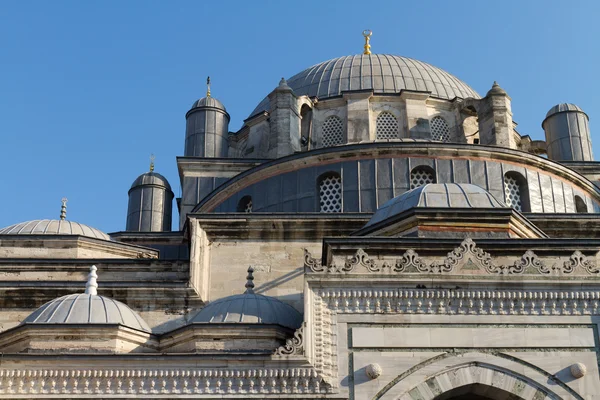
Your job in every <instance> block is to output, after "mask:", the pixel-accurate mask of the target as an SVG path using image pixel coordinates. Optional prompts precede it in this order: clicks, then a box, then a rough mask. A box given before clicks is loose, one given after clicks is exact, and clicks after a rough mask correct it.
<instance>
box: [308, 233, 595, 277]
mask: <svg viewBox="0 0 600 400" xmlns="http://www.w3.org/2000/svg"><path fill="white" fill-rule="evenodd" d="M427 259H429V260H426V258H425V257H422V256H420V255H419V254H418V253H417V252H416V251H415V250H414V249H407V250H406V251H405V252H404V254H402V255H401V256H400V257H397V256H396V257H392V256H386V255H380V256H378V257H377V258H373V257H371V256H369V254H367V252H366V251H365V250H363V249H362V248H359V249H357V250H356V252H355V254H354V255H353V256H351V257H347V258H346V259H343V263H341V262H340V260H339V259H336V257H334V259H333V261H332V262H331V265H328V266H323V265H322V263H321V260H320V259H316V258H313V257H312V255H311V254H310V253H309V252H308V251H307V250H304V266H305V269H306V270H307V271H309V272H312V273H327V274H349V273H355V274H364V273H379V274H423V273H426V274H454V275H465V274H466V275H548V276H562V275H583V276H585V275H598V276H600V267H598V266H596V264H595V263H594V262H593V261H592V260H590V259H588V257H587V256H586V255H584V254H583V253H582V252H581V251H579V250H576V251H575V252H574V253H573V254H572V255H571V256H570V258H569V259H568V260H564V258H563V260H560V258H558V257H556V256H553V257H546V258H542V257H539V256H538V255H537V254H536V253H535V252H533V251H532V250H527V251H526V252H525V253H524V254H523V255H522V256H521V257H520V258H518V259H516V260H514V261H512V260H510V259H509V260H507V257H506V256H501V257H496V258H493V257H492V256H491V255H490V253H488V252H486V251H484V250H482V249H481V248H479V247H478V246H477V244H476V243H475V242H474V241H473V240H472V239H471V238H466V239H465V240H463V241H462V243H461V244H460V245H459V246H458V247H456V248H455V249H453V250H452V251H450V252H449V253H448V254H447V255H446V257H445V258H443V259H442V260H440V259H439V258H436V257H427Z"/></svg>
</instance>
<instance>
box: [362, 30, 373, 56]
mask: <svg viewBox="0 0 600 400" xmlns="http://www.w3.org/2000/svg"><path fill="white" fill-rule="evenodd" d="M372 34H373V31H371V30H370V29H365V30H364V31H363V36H364V37H365V51H364V52H363V54H367V55H369V54H371V45H370V44H369V41H370V40H371V35H372Z"/></svg>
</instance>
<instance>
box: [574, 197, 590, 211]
mask: <svg viewBox="0 0 600 400" xmlns="http://www.w3.org/2000/svg"><path fill="white" fill-rule="evenodd" d="M575 211H576V212H578V213H586V212H588V208H587V204H585V201H584V200H583V199H582V198H581V196H577V195H575Z"/></svg>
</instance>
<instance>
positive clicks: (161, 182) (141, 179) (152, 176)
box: [130, 171, 171, 190]
mask: <svg viewBox="0 0 600 400" xmlns="http://www.w3.org/2000/svg"><path fill="white" fill-rule="evenodd" d="M138 186H159V187H162V188H166V189H168V190H171V185H169V181H168V180H167V178H165V177H164V176H162V175H161V174H159V173H157V172H153V171H150V172H145V173H143V174H141V175H140V176H138V177H137V178H136V179H135V181H133V183H132V184H131V189H133V188H135V187H138ZM131 189H130V190H131Z"/></svg>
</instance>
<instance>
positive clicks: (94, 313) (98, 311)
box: [21, 293, 151, 332]
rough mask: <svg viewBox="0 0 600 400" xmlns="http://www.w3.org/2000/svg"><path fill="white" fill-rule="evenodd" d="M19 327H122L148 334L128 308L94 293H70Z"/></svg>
mask: <svg viewBox="0 0 600 400" xmlns="http://www.w3.org/2000/svg"><path fill="white" fill-rule="evenodd" d="M21 324H121V325H123V326H127V327H129V328H133V329H138V330H142V331H145V332H150V331H151V329H150V327H149V326H148V324H146V322H145V321H144V320H143V319H142V318H141V317H140V316H139V315H138V314H137V313H136V312H135V311H133V310H132V309H131V308H129V307H128V306H127V305H125V304H123V303H121V302H120V301H116V300H113V299H109V298H107V297H103V296H98V295H94V294H87V293H81V294H70V295H67V296H63V297H59V298H57V299H54V300H52V301H50V302H48V303H46V304H44V305H43V306H41V307H40V308H38V309H37V310H36V311H34V312H33V313H32V314H31V315H29V316H28V317H27V318H25V320H24V321H23V322H22V323H21Z"/></svg>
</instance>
